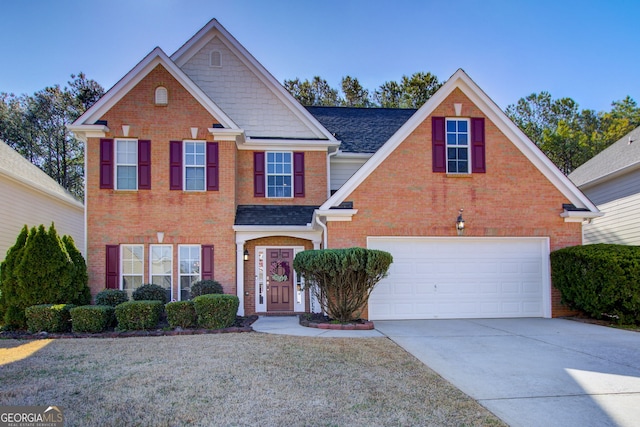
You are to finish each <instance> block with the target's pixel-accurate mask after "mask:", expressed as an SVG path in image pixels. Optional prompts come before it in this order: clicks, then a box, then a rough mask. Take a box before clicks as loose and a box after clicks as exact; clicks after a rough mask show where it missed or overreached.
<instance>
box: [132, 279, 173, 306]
mask: <svg viewBox="0 0 640 427" xmlns="http://www.w3.org/2000/svg"><path fill="white" fill-rule="evenodd" d="M131 296H132V297H133V299H134V301H161V302H162V304H166V303H167V301H168V298H167V290H166V289H165V288H163V287H162V286H159V285H154V284H152V283H147V284H146V285H142V286H140V287H139V288H137V289H136V290H135V291H133V294H132V295H131Z"/></svg>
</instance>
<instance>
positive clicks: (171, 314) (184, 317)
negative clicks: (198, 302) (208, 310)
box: [164, 301, 198, 328]
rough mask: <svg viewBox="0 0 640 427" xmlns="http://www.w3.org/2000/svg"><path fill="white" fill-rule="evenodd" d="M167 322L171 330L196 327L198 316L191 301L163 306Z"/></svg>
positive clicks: (175, 302)
mask: <svg viewBox="0 0 640 427" xmlns="http://www.w3.org/2000/svg"><path fill="white" fill-rule="evenodd" d="M164 309H165V311H166V312H167V321H168V322H169V326H171V327H172V328H177V327H178V326H179V327H181V328H194V327H196V326H197V325H198V316H197V315H196V309H195V307H194V304H193V301H174V302H170V303H168V304H167V305H165V306H164Z"/></svg>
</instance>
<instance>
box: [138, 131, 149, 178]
mask: <svg viewBox="0 0 640 427" xmlns="http://www.w3.org/2000/svg"><path fill="white" fill-rule="evenodd" d="M138 190H151V141H145V140H139V141H138Z"/></svg>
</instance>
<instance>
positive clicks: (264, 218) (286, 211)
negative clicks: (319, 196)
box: [235, 205, 318, 225]
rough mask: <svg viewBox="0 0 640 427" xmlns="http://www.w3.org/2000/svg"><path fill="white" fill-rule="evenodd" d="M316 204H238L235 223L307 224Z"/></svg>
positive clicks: (311, 217)
mask: <svg viewBox="0 0 640 427" xmlns="http://www.w3.org/2000/svg"><path fill="white" fill-rule="evenodd" d="M317 208H318V206H298V205H294V206H287V205H239V206H238V208H237V209H236V221H235V225H307V224H309V223H310V222H311V220H312V219H313V212H314V211H315V210H316V209H317Z"/></svg>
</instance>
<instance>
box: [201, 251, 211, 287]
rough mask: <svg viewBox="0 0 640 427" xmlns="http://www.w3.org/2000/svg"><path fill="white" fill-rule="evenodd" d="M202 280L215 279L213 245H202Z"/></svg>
mask: <svg viewBox="0 0 640 427" xmlns="http://www.w3.org/2000/svg"><path fill="white" fill-rule="evenodd" d="M200 273H201V275H202V280H213V245H202V270H201V271H200Z"/></svg>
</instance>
